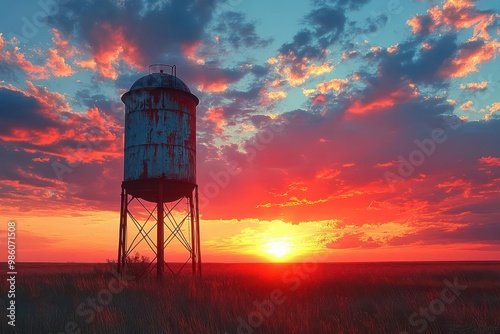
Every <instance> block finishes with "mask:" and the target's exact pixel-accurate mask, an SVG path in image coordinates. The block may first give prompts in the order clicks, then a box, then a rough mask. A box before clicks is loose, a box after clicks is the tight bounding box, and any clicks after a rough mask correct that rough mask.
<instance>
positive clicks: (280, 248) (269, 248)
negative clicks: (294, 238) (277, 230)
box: [264, 239, 292, 261]
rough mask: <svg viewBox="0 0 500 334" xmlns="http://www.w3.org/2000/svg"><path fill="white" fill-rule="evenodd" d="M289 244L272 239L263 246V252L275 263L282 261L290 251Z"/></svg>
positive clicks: (283, 240) (282, 240)
mask: <svg viewBox="0 0 500 334" xmlns="http://www.w3.org/2000/svg"><path fill="white" fill-rule="evenodd" d="M291 248H292V247H291V243H290V242H289V241H288V240H286V239H273V240H270V241H269V242H268V243H266V244H265V245H264V249H265V252H266V253H267V254H269V255H271V256H272V257H273V259H274V260H275V261H280V260H283V259H284V258H285V257H287V255H289V254H290V251H291Z"/></svg>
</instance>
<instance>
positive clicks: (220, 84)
mask: <svg viewBox="0 0 500 334" xmlns="http://www.w3.org/2000/svg"><path fill="white" fill-rule="evenodd" d="M227 87H228V84H227V80H226V79H224V78H221V79H219V80H217V81H215V82H207V83H201V84H200V85H199V86H198V89H199V90H200V91H202V92H209V93H222V92H224V91H225V90H226V89H227Z"/></svg>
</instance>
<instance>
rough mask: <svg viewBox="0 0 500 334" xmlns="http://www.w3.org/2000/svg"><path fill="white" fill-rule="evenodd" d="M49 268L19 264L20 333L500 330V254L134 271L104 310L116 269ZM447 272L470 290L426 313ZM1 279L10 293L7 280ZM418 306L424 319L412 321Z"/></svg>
mask: <svg viewBox="0 0 500 334" xmlns="http://www.w3.org/2000/svg"><path fill="white" fill-rule="evenodd" d="M50 266H51V265H50V264H45V265H40V264H37V265H29V264H21V265H19V267H18V272H19V273H18V276H17V282H16V305H17V314H16V315H17V319H16V330H17V333H37V334H38V333H72V332H73V331H65V326H66V324H67V323H68V322H71V321H73V322H74V325H73V326H77V329H79V330H81V332H80V333H103V334H113V333H120V334H122V333H231V334H232V333H394V334H398V333H400V332H401V331H407V332H408V333H479V334H481V333H494V334H495V333H500V263H498V262H489V263H487V262H470V263H456V262H455V263H330V264H319V265H314V264H310V265H309V266H304V265H303V264H204V265H203V270H204V272H203V278H202V279H199V278H194V277H192V276H191V275H189V274H187V273H186V274H183V275H181V276H178V277H174V276H172V275H167V276H166V278H165V280H164V281H163V282H161V283H160V282H158V281H157V280H156V279H155V278H154V277H143V278H134V279H131V280H130V281H127V286H125V287H124V288H123V290H122V291H119V292H116V293H109V294H107V295H106V294H104V293H103V295H102V296H108V297H109V295H111V296H112V297H111V299H110V300H106V302H107V304H106V305H103V304H100V303H99V301H97V303H98V304H97V305H98V306H99V311H96V310H95V309H93V308H92V307H91V306H90V304H89V303H88V302H87V300H88V298H94V299H95V298H97V296H98V294H99V293H100V291H102V290H108V291H109V283H110V281H112V280H113V279H114V277H115V276H114V275H113V274H112V268H110V267H107V268H106V267H103V266H100V267H99V268H97V269H96V270H94V268H93V267H95V266H88V265H87V266H85V265H80V266H79V267H78V266H76V265H73V266H67V267H64V266H61V265H58V266H59V267H58V269H57V270H55V269H54V268H53V267H52V269H51V267H50ZM64 268H67V270H65V269H64ZM445 280H447V281H449V282H451V283H453V282H454V280H457V281H458V283H459V284H460V285H462V286H466V289H465V290H463V291H461V292H460V294H459V296H458V297H457V298H456V299H455V300H454V301H453V302H451V303H449V304H448V303H443V304H444V310H443V311H442V312H439V314H437V315H433V319H432V320H428V319H426V318H425V316H423V315H420V314H419V312H420V309H421V308H429V305H430V303H431V302H432V301H433V300H435V299H439V298H442V297H441V293H442V291H443V289H446V288H447V285H446V284H445V283H444V281H445ZM0 286H1V290H2V291H3V292H2V294H3V295H2V296H1V299H2V300H5V296H4V295H5V291H6V287H7V285H6V282H5V280H2V282H1V283H0ZM273 291H274V292H276V291H279V292H281V294H280V298H279V300H280V301H281V302H279V303H277V302H276V303H275V302H273V297H272V296H273V295H272V294H273ZM265 301H268V302H265ZM254 302H256V304H260V305H261V306H262V305H265V307H264V308H263V309H261V310H260V311H259V309H258V307H257V306H256V305H255V304H254ZM82 303H83V304H84V306H85V307H84V308H83V310H86V311H88V312H87V313H86V314H83V315H82V314H81V312H80V314H79V313H78V312H77V309H78V306H79V305H81V304H82ZM262 303H264V304H262ZM3 304H4V302H3ZM266 307H267V308H266ZM90 310H94V312H93V317H91V316H90V315H89V312H90ZM262 310H264V311H262ZM256 312H258V313H256ZM414 312H416V313H417V316H415V318H414V320H415V319H420V322H419V325H412V324H411V323H410V320H409V318H410V316H411V315H412V314H413V313H414ZM252 314H253V320H252ZM256 314H257V315H256ZM259 315H260V316H259ZM0 316H1V317H2V319H3V320H2V324H1V327H0V332H1V333H11V332H13V331H12V328H11V327H10V326H8V325H7V321H6V320H5V319H6V316H5V307H3V306H2V311H0ZM249 317H250V318H249ZM91 318H92V319H91ZM422 319H424V320H422ZM422 321H425V329H423V328H424V325H423V323H422ZM243 322H245V325H242V323H243ZM75 333H78V331H75Z"/></svg>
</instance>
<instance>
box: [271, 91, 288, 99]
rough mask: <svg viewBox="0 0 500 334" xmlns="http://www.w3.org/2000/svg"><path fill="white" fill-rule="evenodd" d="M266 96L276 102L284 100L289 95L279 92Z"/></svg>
mask: <svg viewBox="0 0 500 334" xmlns="http://www.w3.org/2000/svg"><path fill="white" fill-rule="evenodd" d="M266 95H267V97H268V98H269V99H270V100H273V101H274V100H281V99H284V98H285V97H286V95H287V94H286V92H284V91H279V92H267V93H266Z"/></svg>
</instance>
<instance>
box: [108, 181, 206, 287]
mask: <svg viewBox="0 0 500 334" xmlns="http://www.w3.org/2000/svg"><path fill="white" fill-rule="evenodd" d="M157 191H158V196H157V201H156V203H155V204H156V206H155V207H154V208H153V209H150V208H148V205H147V203H146V201H145V200H143V199H141V198H137V197H134V196H132V195H131V194H130V193H129V192H128V191H127V188H126V187H124V185H123V184H122V193H121V205H120V226H119V237H118V239H119V240H118V261H117V262H118V263H117V265H118V272H119V273H123V272H124V271H125V270H126V263H127V258H128V257H129V256H130V255H132V253H133V252H137V251H138V249H139V248H137V247H138V246H139V245H140V244H142V246H143V248H144V244H147V246H148V247H149V249H150V252H152V253H153V255H154V256H152V257H151V258H155V259H156V276H157V277H158V279H160V280H161V279H162V278H163V277H164V276H165V268H168V269H170V271H171V272H172V273H174V274H179V273H180V272H181V270H182V269H183V268H184V266H185V265H186V264H187V263H188V262H189V261H190V262H191V271H192V274H193V275H199V276H201V245H200V215H199V212H198V209H199V206H198V186H194V188H193V190H192V192H190V193H189V194H188V195H186V196H185V197H183V198H180V199H178V200H177V201H176V202H170V204H169V203H165V202H163V198H165V196H164V195H165V191H166V190H165V184H164V183H163V182H158V188H157ZM185 201H187V208H185V209H183V208H182V205H180V203H182V202H184V203H185ZM149 205H150V207H151V204H149ZM155 213H156V215H155ZM134 214H135V215H134ZM136 216H137V217H147V218H146V219H145V221H144V222H139V221H138V219H136ZM128 219H130V221H131V222H132V223H133V224H130V226H131V227H132V229H130V227H128V226H127V220H128ZM134 227H135V228H134ZM127 228H129V231H127ZM154 231H156V240H153V239H152V238H151V236H150V233H154ZM127 233H129V234H130V236H131V241H130V243H129V244H127ZM186 233H187V235H185V234H186ZM186 237H187V238H186ZM174 242H178V243H179V244H180V245H181V249H185V250H186V251H187V253H188V258H187V261H185V262H184V263H183V262H182V261H179V260H176V261H178V262H176V263H167V262H166V261H165V250H167V251H168V248H169V245H170V244H171V243H174ZM178 247H179V245H178ZM143 248H140V249H141V252H142V249H143ZM178 254H179V253H176V256H177V255H178ZM142 255H145V254H142ZM154 261H155V260H154V259H153V260H152V261H151V262H150V263H149V264H148V267H147V270H146V272H145V274H146V273H147V272H149V271H151V270H152V268H154ZM179 267H180V269H178V270H177V269H175V268H179ZM174 269H175V270H174Z"/></svg>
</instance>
